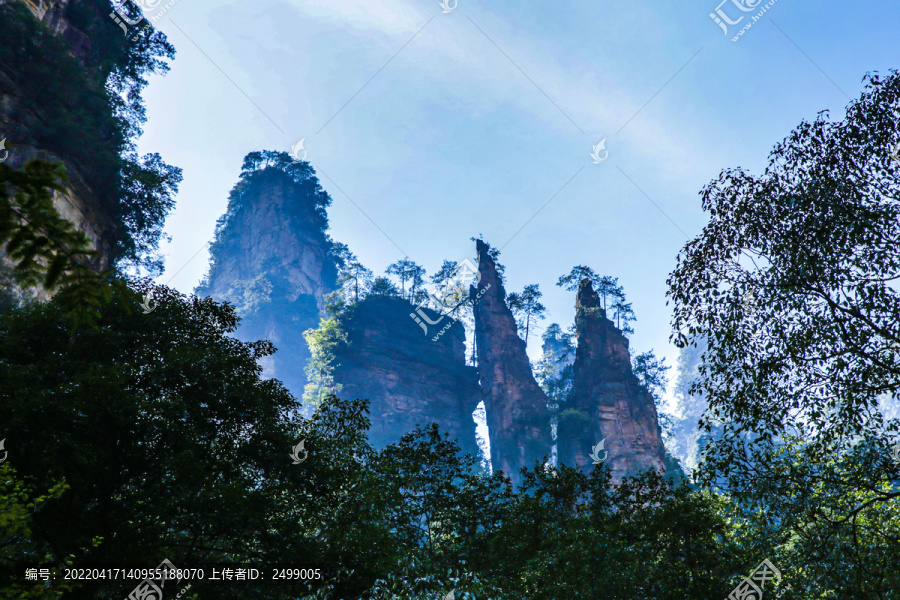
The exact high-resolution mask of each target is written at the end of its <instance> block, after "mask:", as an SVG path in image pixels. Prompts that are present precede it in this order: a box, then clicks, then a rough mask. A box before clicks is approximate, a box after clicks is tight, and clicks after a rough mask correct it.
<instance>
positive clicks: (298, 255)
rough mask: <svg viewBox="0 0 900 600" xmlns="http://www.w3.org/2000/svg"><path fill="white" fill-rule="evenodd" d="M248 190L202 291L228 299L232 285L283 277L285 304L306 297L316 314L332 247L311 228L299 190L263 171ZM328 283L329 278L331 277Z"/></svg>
mask: <svg viewBox="0 0 900 600" xmlns="http://www.w3.org/2000/svg"><path fill="white" fill-rule="evenodd" d="M259 175H262V176H264V178H259V179H258V180H257V181H254V182H253V184H252V186H251V187H252V189H248V191H247V198H246V201H245V202H244V203H243V206H242V207H241V209H240V210H239V211H238V212H237V213H236V214H235V220H234V221H233V222H232V223H230V225H231V226H230V227H229V231H228V236H227V239H225V240H223V244H221V246H220V247H221V248H222V250H221V252H220V253H218V254H217V256H215V259H214V263H213V267H212V269H211V270H210V275H209V284H208V287H207V290H208V292H209V294H210V295H211V296H213V297H217V296H222V297H225V296H227V295H228V293H229V291H230V290H232V289H233V288H234V283H235V282H237V281H252V280H253V279H254V278H256V277H257V276H259V275H260V274H263V273H277V275H280V276H282V277H283V278H284V279H285V281H286V283H287V286H288V288H287V289H286V290H284V293H285V295H286V298H287V299H288V301H291V302H293V301H294V300H296V299H297V297H298V296H300V295H304V294H305V295H310V296H312V297H313V298H314V299H315V304H316V306H317V307H318V308H319V310H322V309H324V307H325V298H324V296H325V294H326V293H328V292H329V291H331V289H333V283H331V284H329V283H326V278H328V277H327V273H326V271H329V269H331V270H333V267H332V266H331V265H330V263H329V259H328V258H327V255H328V251H329V249H330V247H331V243H330V242H329V241H328V239H327V238H326V236H325V234H324V232H322V230H321V229H320V228H319V227H317V226H316V225H315V224H314V220H315V217H314V213H313V211H312V210H311V207H308V206H305V205H306V204H307V198H306V197H305V194H304V192H303V190H302V189H301V188H300V186H299V185H298V184H297V183H296V182H294V181H292V180H291V179H290V178H289V177H288V176H286V175H284V174H283V173H281V172H280V171H279V170H277V169H275V168H268V169H265V170H264V171H263V172H261V173H260V174H259ZM330 279H332V280H333V275H332V276H331V277H330Z"/></svg>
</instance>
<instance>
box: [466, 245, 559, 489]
mask: <svg viewBox="0 0 900 600" xmlns="http://www.w3.org/2000/svg"><path fill="white" fill-rule="evenodd" d="M476 245H477V250H478V269H479V272H480V274H481V279H480V283H479V286H478V291H479V292H480V291H481V290H485V289H486V291H484V293H483V294H482V295H481V297H480V298H477V295H476V293H475V291H473V292H472V298H473V300H475V304H474V308H473V310H474V313H475V343H476V347H477V350H478V374H479V378H480V381H481V389H482V394H483V398H484V406H485V411H486V413H487V424H488V429H489V433H490V442H491V465H492V467H493V469H494V470H497V469H500V470H502V471H503V472H504V473H506V474H507V475H509V476H510V477H511V478H512V480H513V482H514V483H519V482H521V476H520V474H519V469H521V468H522V467H526V468H531V467H533V466H534V462H535V461H542V460H543V458H544V457H545V456H549V455H550V443H551V440H550V414H549V411H548V409H547V396H546V394H544V391H543V390H542V389H541V388H540V386H538V384H537V382H536V381H535V379H534V375H533V374H532V372H531V365H530V364H529V362H528V355H527V354H526V353H525V342H524V341H523V340H522V339H521V338H520V337H519V335H518V333H517V329H516V322H515V319H514V318H513V315H512V312H510V310H509V308H508V307H507V306H506V302H505V297H506V292H505V291H504V289H503V285H502V283H501V282H500V277H499V275H498V274H497V268H496V265H495V264H494V260H493V258H491V256H490V254H489V252H488V251H489V250H490V246H488V245H487V244H485V243H484V242H482V241H481V240H478V241H477V242H476Z"/></svg>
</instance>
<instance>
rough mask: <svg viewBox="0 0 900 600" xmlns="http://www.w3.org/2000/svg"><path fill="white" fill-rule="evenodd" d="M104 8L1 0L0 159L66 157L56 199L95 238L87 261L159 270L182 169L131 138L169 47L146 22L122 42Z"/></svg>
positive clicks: (67, 0) (79, 1)
mask: <svg viewBox="0 0 900 600" xmlns="http://www.w3.org/2000/svg"><path fill="white" fill-rule="evenodd" d="M110 12H111V8H110V4H109V2H108V1H107V0H24V1H11V0H0V23H2V24H3V38H2V43H0V143H2V145H0V161H3V162H4V163H5V164H6V165H7V166H10V167H12V168H13V169H19V168H21V167H22V166H23V165H24V164H25V163H26V162H27V161H28V160H30V159H32V158H38V159H42V160H45V161H49V162H62V163H63V165H64V166H65V169H66V173H67V179H68V183H67V184H66V186H65V189H64V190H63V191H62V192H57V193H54V195H53V202H54V205H55V208H56V209H57V211H58V212H59V213H60V214H61V215H62V216H63V217H65V218H66V219H68V220H70V221H72V222H73V223H74V225H75V226H76V227H77V228H78V229H80V230H82V231H83V232H84V233H85V234H87V236H88V237H89V238H90V240H91V241H92V242H93V246H94V248H95V249H96V250H97V251H98V255H97V257H96V258H95V259H94V260H93V265H92V266H93V267H94V268H96V269H98V270H105V269H107V268H110V267H113V266H117V267H123V268H124V267H128V266H138V265H140V266H142V267H145V268H147V269H148V271H149V272H150V273H156V272H158V271H159V270H161V259H159V258H158V257H156V256H155V255H154V254H155V252H156V249H157V246H158V242H159V239H160V236H161V234H162V227H163V222H164V219H165V216H166V215H167V214H168V212H169V210H171V208H172V206H173V205H174V193H175V191H176V190H177V187H178V183H179V182H180V181H181V172H180V169H177V168H174V167H171V166H169V165H167V164H165V163H164V162H163V161H162V159H161V158H160V157H159V156H158V155H154V154H148V155H145V156H143V157H139V156H138V155H137V152H136V150H135V141H136V139H137V138H138V137H139V136H140V134H141V126H142V124H143V121H144V106H143V101H142V99H141V93H142V91H143V89H144V87H145V86H146V84H147V76H148V75H149V74H150V73H153V72H155V73H164V72H165V71H166V70H167V68H168V67H167V65H166V62H165V59H167V58H172V57H173V56H174V48H173V47H172V46H171V45H170V44H169V43H168V42H167V41H166V39H165V35H163V34H162V33H160V32H158V31H155V30H154V29H153V28H152V27H150V28H147V29H146V30H145V31H144V33H143V35H144V37H143V39H141V40H140V41H136V38H132V39H131V40H126V39H125V38H124V37H123V36H122V32H121V30H120V29H119V27H118V25H117V24H116V23H115V22H114V21H113V20H112V19H111V18H110ZM42 295H43V296H44V297H46V296H47V294H46V293H44V294H42Z"/></svg>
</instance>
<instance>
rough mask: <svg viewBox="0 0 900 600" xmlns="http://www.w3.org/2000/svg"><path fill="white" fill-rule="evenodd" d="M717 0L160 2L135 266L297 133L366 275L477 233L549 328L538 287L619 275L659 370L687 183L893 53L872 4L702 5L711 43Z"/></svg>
mask: <svg viewBox="0 0 900 600" xmlns="http://www.w3.org/2000/svg"><path fill="white" fill-rule="evenodd" d="M742 1H743V4H744V6H747V5H750V6H755V8H753V9H752V10H750V11H749V12H743V11H741V10H739V8H738V6H737V5H738V4H741V2H742ZM717 2H718V0H684V1H681V2H663V1H662V0H656V1H645V2H641V1H634V0H629V1H628V2H621V1H618V2H614V1H612V0H599V1H591V2H588V1H585V0H574V1H570V2H565V3H561V2H549V1H544V0H539V1H536V2H535V1H532V2H509V1H506V0H500V1H495V2H490V3H487V2H481V1H476V0H458V3H457V4H456V5H455V6H456V7H455V8H454V9H453V10H450V11H449V12H446V13H445V12H443V9H442V7H441V6H440V4H439V2H438V0H397V1H396V2H388V1H381V0H295V1H283V0H254V1H252V2H251V1H247V0H244V1H218V0H212V1H210V0H204V1H203V2H200V1H199V0H176V3H175V4H174V5H173V6H172V7H171V8H169V9H168V11H167V12H166V14H165V15H163V16H162V17H161V18H159V20H158V21H157V26H158V27H159V28H160V29H162V30H163V31H164V32H165V33H166V34H167V35H168V37H169V40H170V41H171V42H172V43H173V44H174V45H175V47H176V49H177V56H176V59H175V60H174V62H173V63H172V70H171V72H170V73H169V74H167V75H166V76H164V77H157V78H153V80H152V81H151V84H150V86H149V87H148V89H147V91H146V93H145V98H146V100H147V106H148V116H149V122H148V123H147V125H146V128H145V135H144V136H143V138H142V139H141V142H140V150H141V151H142V152H150V151H154V152H160V153H161V154H162V155H163V157H164V159H165V160H166V161H168V162H169V163H171V164H174V165H177V166H179V167H181V168H183V169H184V182H183V183H182V185H181V191H180V193H179V195H178V204H177V207H176V209H175V210H174V211H173V213H172V214H171V215H170V217H169V219H168V223H167V228H166V230H167V233H168V234H169V235H171V236H172V242H171V243H170V244H163V246H162V250H163V252H164V254H165V257H166V273H165V274H164V275H163V276H162V277H160V278H159V280H158V281H159V282H160V283H166V284H168V285H171V286H173V287H175V288H178V289H179V290H181V291H184V292H189V291H191V290H192V289H193V287H194V286H195V285H196V284H197V282H198V281H199V279H200V278H201V277H202V276H203V275H204V274H205V272H206V270H207V266H208V253H207V251H206V249H205V247H204V245H205V244H206V242H207V241H209V240H210V238H211V237H212V235H213V230H214V227H215V221H216V219H217V218H218V217H219V216H220V215H221V214H222V213H223V211H224V210H225V206H226V202H227V195H228V192H229V190H230V189H231V187H232V186H233V185H234V183H235V182H236V180H237V177H238V174H239V172H240V166H241V160H242V158H243V156H244V155H245V154H246V153H247V152H250V151H253V150H259V149H269V150H284V151H288V150H289V149H290V148H291V146H292V145H294V144H296V143H297V142H298V141H299V140H300V139H304V146H305V148H306V149H307V151H308V160H309V161H310V162H311V163H312V164H313V165H314V167H315V169H316V172H317V174H318V176H319V178H320V180H321V182H322V185H323V186H324V188H325V189H326V190H327V191H328V192H329V193H330V194H331V196H332V197H333V198H334V205H333V206H332V207H331V209H330V211H329V215H330V219H331V232H330V233H331V235H332V237H333V238H334V239H335V240H337V241H341V242H344V243H346V244H348V245H349V246H350V248H351V250H352V251H354V252H355V253H356V254H357V255H358V256H359V257H360V258H361V259H362V261H363V263H364V264H366V265H367V266H368V267H369V268H371V269H372V270H373V271H375V272H376V273H377V274H380V273H382V272H383V271H384V269H385V268H386V267H387V265H388V264H390V263H392V262H394V261H396V260H398V259H400V258H403V256H404V255H408V256H409V257H410V258H411V259H412V260H415V261H416V262H418V263H420V264H422V265H424V266H425V267H426V269H427V270H428V271H429V273H433V272H434V271H435V270H436V269H437V268H438V266H439V265H440V263H441V261H442V260H443V259H450V260H458V259H461V258H463V257H467V256H472V255H473V254H474V244H472V242H471V241H470V240H469V238H471V237H472V236H477V235H478V234H484V239H485V240H486V241H488V242H489V243H491V244H492V245H494V246H496V247H500V248H502V254H501V262H503V263H504V264H505V265H506V267H507V270H506V275H507V278H508V285H507V290H508V291H521V289H522V287H523V286H524V285H527V284H531V283H538V284H540V288H541V290H542V291H543V292H544V299H543V300H544V304H545V305H546V306H547V308H548V309H549V312H550V315H549V317H548V319H547V320H546V321H544V322H543V323H542V325H544V326H545V325H547V324H549V323H551V322H559V323H560V324H561V325H563V327H567V326H568V325H570V324H571V323H572V320H573V316H574V314H573V313H574V308H573V306H574V293H573V292H566V291H564V290H562V289H561V288H558V287H556V286H555V282H556V280H557V278H558V277H559V276H560V275H562V274H564V273H567V272H568V271H569V269H571V267H572V266H573V265H576V264H585V265H588V266H590V267H592V268H594V269H595V270H596V271H598V272H599V273H602V274H609V275H613V276H616V277H618V278H619V281H620V283H621V284H623V286H624V288H625V291H626V293H627V295H628V299H629V300H630V301H631V302H632V303H633V308H634V311H635V314H636V316H637V322H636V323H635V324H634V327H635V330H636V333H635V334H634V336H633V337H632V342H631V344H632V347H633V348H635V349H636V350H637V351H638V352H640V351H644V350H647V349H650V348H653V349H655V350H656V351H657V354H662V355H664V356H667V357H668V359H669V362H670V364H671V363H672V362H673V361H674V358H675V349H674V347H672V346H671V345H670V344H669V342H668V337H669V332H670V325H669V320H670V310H669V308H668V307H666V305H665V300H666V299H665V291H666V283H665V282H666V278H667V276H668V274H669V272H670V271H671V270H672V268H673V267H674V266H675V258H676V255H677V253H678V251H679V249H680V248H681V247H682V245H683V244H684V243H685V241H686V239H687V238H686V236H693V235H696V234H697V233H699V232H700V230H701V228H702V226H703V224H704V223H705V222H706V216H705V215H704V213H703V212H702V210H701V208H700V201H699V194H698V193H699V191H700V189H701V188H702V186H703V185H705V184H706V183H707V182H708V181H709V180H711V179H712V178H714V177H716V176H717V175H718V173H719V171H720V170H721V169H723V168H728V167H736V166H740V167H743V168H746V169H749V170H750V171H752V172H754V173H759V172H760V171H761V170H762V169H763V168H764V166H765V164H766V158H767V155H768V152H769V150H770V149H771V147H772V146H773V144H775V143H776V142H778V141H780V140H781V139H782V138H783V137H785V136H786V135H787V134H788V133H789V132H790V130H791V129H792V128H793V127H794V126H796V125H797V124H798V123H799V122H800V121H801V120H802V119H813V118H815V116H816V113H817V112H819V111H821V110H825V109H828V110H830V111H831V114H832V118H840V117H841V116H842V115H843V110H844V107H845V105H846V104H847V102H848V97H857V96H858V95H859V92H860V90H861V87H862V84H861V81H862V78H863V76H864V74H865V73H866V71H875V70H878V71H882V72H886V71H887V70H888V69H889V68H891V67H898V66H900V60H898V44H897V40H898V39H900V35H898V29H900V4H898V3H897V2H896V1H894V0H892V1H888V0H884V1H873V2H865V1H863V2H859V1H855V2H836V1H821V0H819V1H815V2H814V1H812V0H777V1H775V2H774V3H772V2H771V0H770V1H769V2H761V1H760V2H758V1H757V0H726V2H725V3H723V4H721V5H719V6H720V9H721V11H722V13H724V14H725V15H726V16H727V18H728V19H730V20H732V21H735V20H737V19H738V17H740V16H743V20H742V21H741V22H740V23H738V24H737V25H732V26H729V27H728V34H727V35H726V34H725V33H723V31H722V29H721V28H720V26H719V25H717V24H716V23H715V22H714V21H713V19H711V18H710V16H709V15H710V13H712V12H714V11H715V10H716V8H717ZM767 5H769V8H768V9H767V10H766V12H765V14H763V15H762V17H761V18H759V19H758V21H756V22H754V23H753V24H752V27H750V28H749V29H748V30H746V31H745V33H744V34H743V36H742V37H740V38H739V39H738V41H737V42H733V41H731V39H732V37H733V36H735V35H736V34H737V32H738V31H739V30H740V28H741V27H743V26H745V25H746V24H747V23H749V22H751V21H752V17H753V16H754V15H757V14H758V13H759V12H760V11H761V10H763V9H764V7H765V6H767ZM447 6H448V7H452V6H454V4H453V2H450V3H449V4H448V5H447ZM157 10H158V8H157ZM148 14H153V13H148ZM604 138H605V140H606V142H605V147H606V150H607V151H608V153H609V154H608V157H607V158H606V160H604V161H603V162H601V163H600V164H594V161H593V159H592V158H591V156H590V152H591V149H592V146H593V145H595V144H597V143H598V142H600V141H601V140H602V139H604ZM599 156H600V157H601V158H602V157H604V156H607V155H606V154H605V153H604V151H600V152H599ZM539 345H540V344H539V339H538V338H534V339H533V340H531V341H530V342H529V353H530V354H531V355H532V358H533V359H534V358H537V356H538V349H539Z"/></svg>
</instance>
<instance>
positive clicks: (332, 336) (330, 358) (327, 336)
mask: <svg viewBox="0 0 900 600" xmlns="http://www.w3.org/2000/svg"><path fill="white" fill-rule="evenodd" d="M344 314H346V313H344ZM342 322H343V319H342V318H341V317H338V316H332V317H329V318H327V319H322V320H321V321H320V323H319V327H318V328H317V329H308V330H307V331H305V332H304V333H303V337H304V338H305V339H306V343H307V345H308V346H309V351H310V355H311V356H310V359H309V361H308V362H307V364H306V379H307V381H308V382H309V383H307V384H306V388H305V389H304V391H303V403H304V404H305V405H307V406H320V405H321V403H322V401H323V400H324V399H325V398H326V397H328V396H330V395H335V394H338V393H340V387H341V386H340V385H339V384H335V382H334V368H335V366H336V364H335V354H336V352H337V351H338V349H340V348H342V347H344V346H346V344H347V333H346V332H345V331H344V329H343V325H342Z"/></svg>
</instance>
